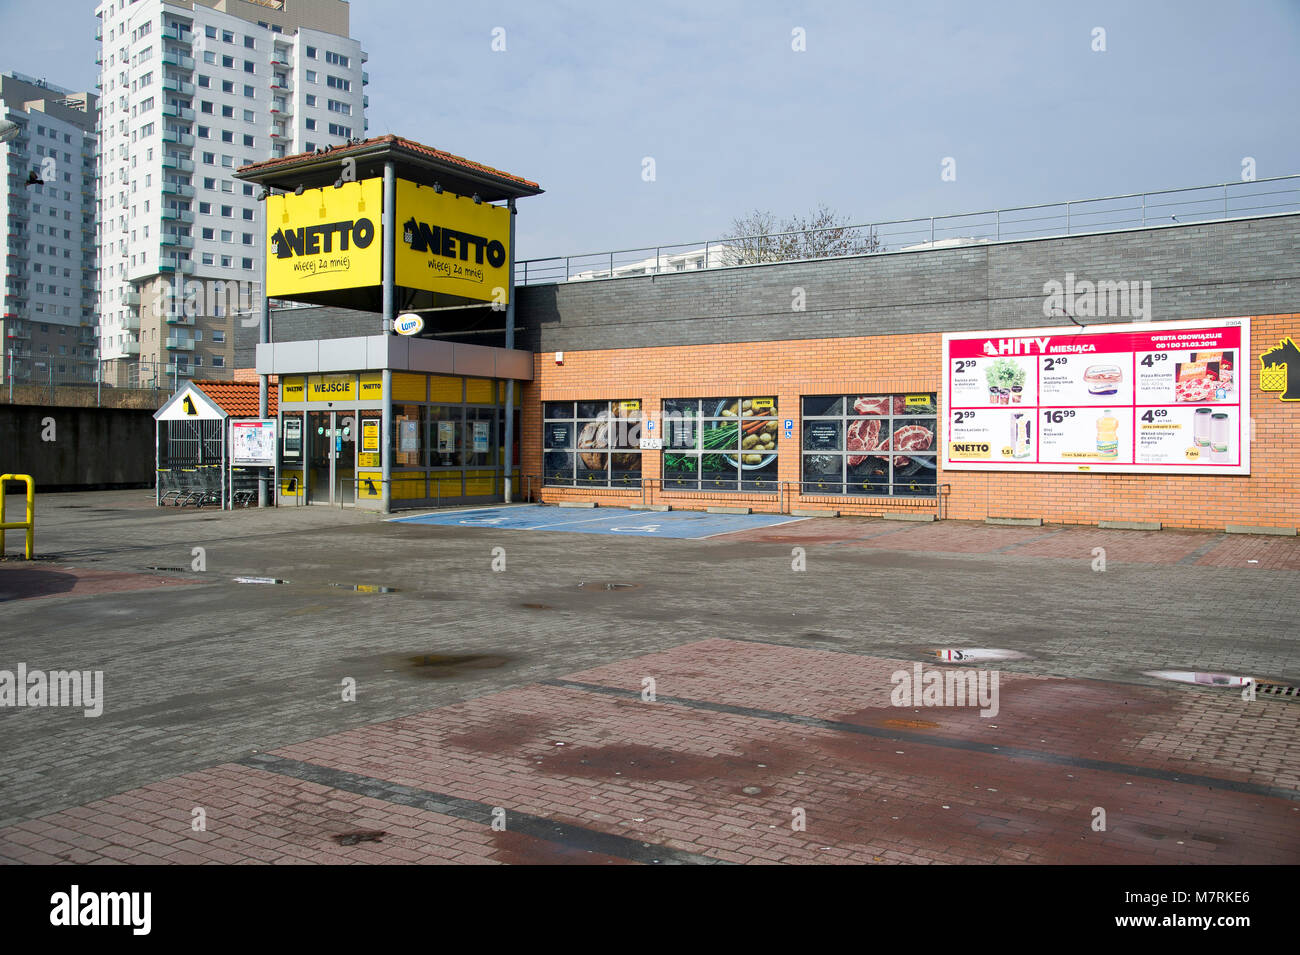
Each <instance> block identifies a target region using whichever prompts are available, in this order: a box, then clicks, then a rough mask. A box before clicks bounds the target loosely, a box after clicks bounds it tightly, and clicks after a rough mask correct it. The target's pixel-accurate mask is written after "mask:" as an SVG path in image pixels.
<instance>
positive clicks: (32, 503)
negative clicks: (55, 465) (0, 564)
mask: <svg viewBox="0 0 1300 955" xmlns="http://www.w3.org/2000/svg"><path fill="white" fill-rule="evenodd" d="M10 481H22V482H23V483H24V484H26V485H27V520H25V521H22V522H21V523H20V522H18V521H13V522H11V523H5V484H7V483H8V482H10ZM20 528H21V529H23V530H25V531H27V548H26V551H27V559H28V560H35V558H36V482H35V481H33V480H32V476H31V475H30V474H0V557H3V556H4V552H5V531H6V530H14V531H16V530H18V529H20Z"/></svg>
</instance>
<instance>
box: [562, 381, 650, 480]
mask: <svg viewBox="0 0 1300 955" xmlns="http://www.w3.org/2000/svg"><path fill="white" fill-rule="evenodd" d="M543 410H544V412H545V414H544V422H543V428H542V447H543V464H542V467H543V469H544V483H546V484H548V485H552V486H558V487H640V486H641V450H640V448H641V402H640V401H637V400H631V399H625V400H622V401H548V402H546V403H545V406H544V409H543Z"/></svg>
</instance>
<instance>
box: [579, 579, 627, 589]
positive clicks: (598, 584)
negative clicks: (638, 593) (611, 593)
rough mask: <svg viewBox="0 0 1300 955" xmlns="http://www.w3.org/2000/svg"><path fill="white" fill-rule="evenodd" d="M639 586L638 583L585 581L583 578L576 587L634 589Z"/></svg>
mask: <svg viewBox="0 0 1300 955" xmlns="http://www.w3.org/2000/svg"><path fill="white" fill-rule="evenodd" d="M640 586H641V585H640V584H616V583H604V582H602V581H599V580H592V581H585V580H584V581H583V582H582V583H580V584H578V589H579V590H595V591H602V590H636V589H638V588H639V587H640Z"/></svg>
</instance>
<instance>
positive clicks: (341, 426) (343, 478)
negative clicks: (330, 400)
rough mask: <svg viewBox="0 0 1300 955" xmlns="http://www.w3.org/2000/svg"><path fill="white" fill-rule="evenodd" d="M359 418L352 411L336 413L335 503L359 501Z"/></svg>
mask: <svg viewBox="0 0 1300 955" xmlns="http://www.w3.org/2000/svg"><path fill="white" fill-rule="evenodd" d="M356 463H357V418H356V415H355V414H353V413H352V412H350V411H349V412H335V413H334V492H335V495H334V497H332V498H331V499H330V502H331V503H333V504H355V503H356V502H357V483H356V476H357V472H356Z"/></svg>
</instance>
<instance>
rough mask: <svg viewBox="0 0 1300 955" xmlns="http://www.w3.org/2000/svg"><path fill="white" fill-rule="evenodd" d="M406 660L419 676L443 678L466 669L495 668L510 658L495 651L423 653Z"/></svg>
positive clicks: (435, 678) (457, 674) (507, 661)
mask: <svg viewBox="0 0 1300 955" xmlns="http://www.w3.org/2000/svg"><path fill="white" fill-rule="evenodd" d="M406 662H407V665H408V666H410V667H411V669H412V670H414V671H415V672H416V673H417V674H419V675H420V676H424V677H428V678H430V679H433V680H443V679H448V678H450V677H455V676H461V675H462V674H463V673H464V672H465V671H467V670H495V669H496V668H497V667H502V666H505V665H506V664H507V663H509V662H510V658H509V657H505V656H501V655H499V654H495V653H462V654H455V653H425V654H422V655H420V656H418V657H407V658H406Z"/></svg>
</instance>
